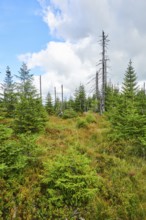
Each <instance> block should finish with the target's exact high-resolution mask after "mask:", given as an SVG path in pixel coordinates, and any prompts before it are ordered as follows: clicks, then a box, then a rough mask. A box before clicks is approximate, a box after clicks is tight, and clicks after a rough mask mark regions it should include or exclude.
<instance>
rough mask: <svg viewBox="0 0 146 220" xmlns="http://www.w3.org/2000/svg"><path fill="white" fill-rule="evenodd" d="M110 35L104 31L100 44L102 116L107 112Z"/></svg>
mask: <svg viewBox="0 0 146 220" xmlns="http://www.w3.org/2000/svg"><path fill="white" fill-rule="evenodd" d="M108 42H109V40H108V35H105V33H104V31H103V32H102V37H101V40H100V44H101V47H102V53H101V54H102V59H101V60H100V63H99V64H101V70H102V71H101V97H100V113H101V114H102V113H103V112H104V111H105V98H106V97H105V96H106V86H107V61H108V57H107V46H108Z"/></svg>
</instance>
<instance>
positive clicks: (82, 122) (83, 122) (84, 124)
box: [76, 118, 88, 128]
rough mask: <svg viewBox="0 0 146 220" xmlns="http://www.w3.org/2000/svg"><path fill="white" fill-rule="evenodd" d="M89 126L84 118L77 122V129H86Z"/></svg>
mask: <svg viewBox="0 0 146 220" xmlns="http://www.w3.org/2000/svg"><path fill="white" fill-rule="evenodd" d="M87 125H88V123H87V121H86V120H85V119H82V118H78V120H77V125H76V126H77V128H86V127H87Z"/></svg>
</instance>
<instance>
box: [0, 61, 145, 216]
mask: <svg viewBox="0 0 146 220" xmlns="http://www.w3.org/2000/svg"><path fill="white" fill-rule="evenodd" d="M124 73H125V74H124ZM13 77H14V76H13V74H12V73H11V69H10V67H7V68H6V73H5V78H4V81H3V83H2V84H1V94H0V220H13V219H14V220H15V219H16V220H57V219H59V220H145V219H146V91H145V86H143V88H141V87H140V86H138V79H137V75H136V72H135V70H134V67H133V63H132V61H131V60H130V61H129V63H128V61H127V69H126V70H123V82H122V86H121V89H119V88H117V87H115V86H114V85H112V83H108V82H107V83H105V85H104V94H103V93H102V94H101V92H100V91H98V90H96V91H95V92H93V94H92V95H91V96H87V94H86V88H85V86H84V85H83V84H80V86H79V87H78V88H76V89H75V91H74V96H73V97H70V98H68V99H67V100H63V101H62V100H60V99H59V98H58V97H55V101H54V97H52V94H51V93H49V92H48V95H47V97H46V100H45V103H44V102H42V98H41V96H40V93H38V91H37V89H36V88H35V86H34V83H33V75H32V74H31V71H30V70H29V69H28V67H27V65H26V64H25V63H23V64H22V66H21V67H20V70H19V72H18V74H17V75H16V76H15V79H16V81H14V78H13ZM102 92H103V91H102ZM103 95H104V99H103ZM103 101H104V103H103ZM103 105H104V106H103Z"/></svg>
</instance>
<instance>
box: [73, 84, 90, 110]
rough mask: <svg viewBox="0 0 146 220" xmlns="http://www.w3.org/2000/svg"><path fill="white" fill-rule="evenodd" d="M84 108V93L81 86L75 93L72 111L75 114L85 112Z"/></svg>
mask: <svg viewBox="0 0 146 220" xmlns="http://www.w3.org/2000/svg"><path fill="white" fill-rule="evenodd" d="M86 108H87V106H86V92H85V88H84V86H83V85H82V84H81V85H80V86H79V88H78V89H76V91H75V104H74V110H75V111H77V112H84V111H86V110H87V109H86Z"/></svg>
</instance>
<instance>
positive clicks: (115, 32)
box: [0, 0, 146, 97]
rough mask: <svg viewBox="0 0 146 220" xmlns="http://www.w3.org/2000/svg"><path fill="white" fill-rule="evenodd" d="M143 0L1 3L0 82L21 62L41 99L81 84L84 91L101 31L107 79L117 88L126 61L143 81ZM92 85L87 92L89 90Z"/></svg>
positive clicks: (145, 68)
mask: <svg viewBox="0 0 146 220" xmlns="http://www.w3.org/2000/svg"><path fill="white" fill-rule="evenodd" d="M145 10H146V1H145V0H138V1H136V0H25V1H24V0H0V11H1V13H0V80H1V81H2V80H3V79H4V77H5V70H6V66H9V67H10V69H11V72H12V74H14V75H17V74H18V71H19V69H20V66H21V65H22V62H25V63H26V64H27V65H28V68H30V69H31V73H32V74H34V80H35V85H36V87H38V88H39V75H42V90H43V97H45V96H46V94H47V93H48V92H51V93H52V94H53V91H54V87H56V88H57V94H58V96H59V95H60V92H61V85H62V84H63V86H64V93H65V95H66V96H67V97H69V96H70V95H73V93H74V91H75V89H76V88H77V87H78V86H79V84H80V83H83V84H84V85H85V86H86V85H87V89H88V90H89V92H90V89H92V87H94V81H93V83H91V84H88V82H89V81H90V79H91V78H92V77H93V78H94V76H95V73H96V71H97V70H98V69H99V66H98V63H99V60H100V59H101V47H100V44H99V40H100V37H101V35H102V31H104V32H105V34H106V35H108V39H109V40H110V41H109V45H108V48H107V54H108V58H109V62H108V81H111V82H112V83H114V84H115V85H117V84H121V82H122V80H123V78H124V74H125V71H126V68H127V66H128V63H129V60H130V59H131V60H132V63H133V67H134V69H135V72H136V74H137V77H138V81H139V83H140V84H141V85H142V83H143V82H144V81H146V61H145V59H146V13H145ZM90 87H91V88H90Z"/></svg>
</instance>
